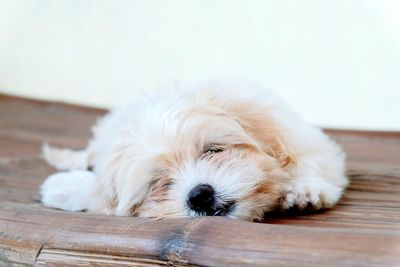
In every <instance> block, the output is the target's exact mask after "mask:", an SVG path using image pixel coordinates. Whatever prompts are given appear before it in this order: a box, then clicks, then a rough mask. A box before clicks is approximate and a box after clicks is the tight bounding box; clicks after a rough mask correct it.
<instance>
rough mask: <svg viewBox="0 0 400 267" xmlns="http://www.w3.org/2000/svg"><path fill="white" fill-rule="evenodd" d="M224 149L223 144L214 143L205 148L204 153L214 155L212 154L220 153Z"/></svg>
mask: <svg viewBox="0 0 400 267" xmlns="http://www.w3.org/2000/svg"><path fill="white" fill-rule="evenodd" d="M224 150H225V148H224V147H223V146H222V145H216V144H213V145H210V146H207V147H206V148H205V149H204V150H203V155H212V154H216V153H220V152H222V151H224Z"/></svg>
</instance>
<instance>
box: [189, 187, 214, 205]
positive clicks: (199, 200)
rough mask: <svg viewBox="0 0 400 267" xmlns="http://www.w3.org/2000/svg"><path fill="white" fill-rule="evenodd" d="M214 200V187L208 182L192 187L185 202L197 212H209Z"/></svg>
mask: <svg viewBox="0 0 400 267" xmlns="http://www.w3.org/2000/svg"><path fill="white" fill-rule="evenodd" d="M214 202H215V193H214V189H213V188H212V186H211V185H209V184H200V185H198V186H196V187H195V188H193V189H192V190H191V191H190V192H189V195H188V199H187V204H188V206H189V208H190V209H192V210H194V211H197V212H209V211H211V210H212V209H213V206H214Z"/></svg>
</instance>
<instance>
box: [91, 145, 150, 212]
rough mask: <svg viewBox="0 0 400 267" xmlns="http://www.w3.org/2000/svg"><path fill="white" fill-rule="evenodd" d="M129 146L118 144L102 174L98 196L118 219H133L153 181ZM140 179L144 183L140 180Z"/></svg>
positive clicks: (101, 171)
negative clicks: (124, 217)
mask: <svg viewBox="0 0 400 267" xmlns="http://www.w3.org/2000/svg"><path fill="white" fill-rule="evenodd" d="M131 151H132V149H131V146H130V145H129V144H124V143H123V144H118V145H116V146H115V147H114V149H113V150H112V151H111V153H110V154H111V155H110V156H109V157H108V160H107V162H106V164H105V167H104V169H103V170H99V172H100V177H99V178H100V179H99V188H98V189H99V190H100V191H99V193H101V194H102V195H103V196H104V198H105V199H106V203H105V206H106V210H110V211H111V212H110V213H113V214H115V215H119V216H132V215H133V214H134V213H135V209H136V208H138V207H139V206H140V205H141V204H142V202H143V200H144V198H145V197H146V195H147V193H148V191H149V183H150V180H151V178H150V177H147V176H146V173H139V172H140V171H142V172H143V171H145V170H146V168H144V166H145V164H144V163H143V162H140V161H138V160H136V159H135V158H134V155H133V154H134V153H131ZM137 177H141V179H137Z"/></svg>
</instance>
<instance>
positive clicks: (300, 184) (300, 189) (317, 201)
mask: <svg viewBox="0 0 400 267" xmlns="http://www.w3.org/2000/svg"><path fill="white" fill-rule="evenodd" d="M284 191H285V192H284V196H283V199H282V204H281V207H282V209H283V210H289V209H292V208H296V209H299V210H304V209H306V208H307V209H312V210H319V209H322V208H330V207H333V206H334V205H335V204H336V203H337V202H338V201H339V199H340V197H341V195H342V192H343V190H342V188H341V187H339V186H335V185H332V184H330V183H327V182H326V181H324V180H323V179H322V178H318V177H312V178H296V180H295V181H293V182H292V183H291V184H290V185H288V186H287V187H286V188H285V190H284Z"/></svg>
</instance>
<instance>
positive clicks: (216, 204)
mask: <svg viewBox="0 0 400 267" xmlns="http://www.w3.org/2000/svg"><path fill="white" fill-rule="evenodd" d="M186 202H187V205H188V207H189V208H190V209H191V210H193V211H195V212H196V213H197V214H198V215H201V216H204V215H207V216H225V215H227V214H228V213H229V212H230V211H231V210H232V208H233V206H234V205H235V201H227V202H224V203H222V202H221V201H220V200H219V199H218V197H217V194H216V193H215V190H214V188H213V187H212V186H211V185H209V184H199V185H197V186H196V187H194V188H193V189H192V190H191V191H190V192H189V194H188V198H187V201H186Z"/></svg>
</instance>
